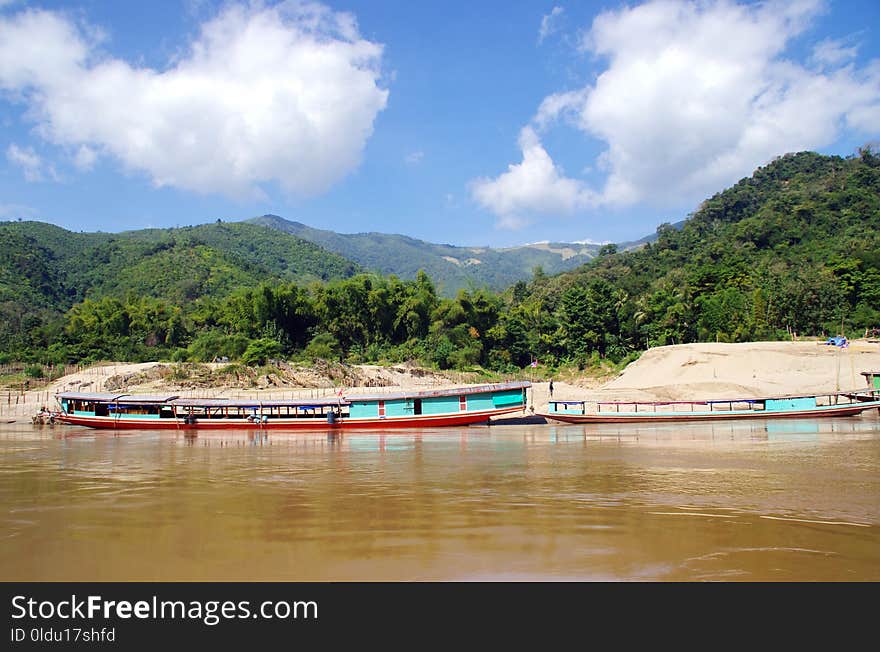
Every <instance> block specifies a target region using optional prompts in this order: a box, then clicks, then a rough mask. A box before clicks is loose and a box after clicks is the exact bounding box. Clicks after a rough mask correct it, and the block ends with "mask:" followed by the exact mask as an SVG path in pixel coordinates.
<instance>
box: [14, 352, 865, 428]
mask: <svg viewBox="0 0 880 652" xmlns="http://www.w3.org/2000/svg"><path fill="white" fill-rule="evenodd" d="M167 369H168V366H167V365H165V366H164V369H163V365H160V364H159V363H154V362H148V363H141V364H115V365H101V366H95V367H91V368H88V369H85V370H84V371H82V372H79V373H77V374H71V375H69V376H64V377H62V378H60V379H58V380H56V381H55V382H53V383H51V384H50V385H49V386H47V387H44V388H42V389H39V390H33V391H30V392H26V393H25V394H24V395H20V396H18V397H14V399H15V403H13V402H12V401H11V400H10V398H9V395H7V396H6V397H4V399H5V400H3V403H2V405H0V418H2V419H3V420H5V421H8V420H12V419H16V420H19V421H22V420H27V421H29V420H30V417H31V416H32V415H33V414H35V413H36V412H37V411H38V410H39V409H40V407H41V405H43V404H46V403H48V404H49V405H50V406H51V405H52V404H53V402H54V401H53V399H52V397H53V396H54V394H55V393H56V392H58V391H64V390H68V391H75V390H79V391H84V392H100V391H110V390H111V388H112V390H113V391H116V390H117V389H118V388H119V387H120V383H122V385H123V386H124V389H125V391H128V392H131V393H138V394H156V393H165V392H167V393H174V394H181V395H190V396H217V395H220V396H229V397H241V398H243V397H254V396H260V397H263V398H267V399H268V398H291V397H315V396H328V395H331V394H335V392H337V391H338V388H339V387H344V388H345V391H346V393H350V394H355V393H358V392H360V391H363V390H366V391H370V392H371V393H373V392H376V391H377V388H378V389H379V391H381V389H383V388H384V389H387V390H388V391H393V390H398V389H400V388H410V389H412V388H421V389H426V388H428V387H443V386H447V387H448V386H452V385H456V384H464V383H467V382H470V379H469V378H468V376H467V375H465V374H441V373H434V372H430V371H425V370H420V369H416V368H410V367H404V366H399V367H392V368H385V367H377V366H372V365H354V366H351V367H346V368H345V369H344V370H343V371H341V372H340V371H339V370H325V371H324V373H323V375H322V374H321V373H316V372H315V370H314V369H309V370H303V369H302V368H298V370H295V371H292V372H291V374H290V375H288V376H286V377H285V378H283V379H279V378H274V379H273V378H269V377H266V379H265V380H262V379H261V382H262V385H260V386H259V387H258V388H257V387H250V388H242V387H241V386H240V385H233V384H226V385H218V386H210V387H205V386H201V387H195V386H192V383H189V384H187V383H183V384H180V383H177V382H175V381H174V380H173V378H172V377H171V375H170V374H168V373H158V372H167ZM863 371H880V343H877V342H869V341H865V340H856V341H854V342H851V343H850V346H849V347H848V348H846V349H840V348H837V347H833V346H825V345H823V344H820V343H817V342H753V343H745V344H720V343H706V344H681V345H676V346H664V347H656V348H654V349H651V350H649V351H646V352H645V353H644V354H643V355H642V356H641V358H640V359H639V360H637V361H636V362H634V363H632V364H631V365H629V366H628V367H627V368H626V369H624V370H623V372H622V373H621V374H620V375H619V376H618V377H617V378H614V379H613V380H611V381H609V382H607V383H605V384H603V385H600V386H598V387H597V386H596V381H595V379H592V378H589V377H584V378H581V379H575V380H573V381H572V382H570V383H569V382H562V381H558V380H557V381H555V382H554V392H553V397H554V398H558V399H590V400H596V399H599V400H609V401H611V400H645V401H652V400H661V401H662V400H689V399H701V398H728V397H744V398H745V397H759V396H774V395H786V394H800V393H804V394H808V393H821V392H834V391H841V390H848V389H854V388H860V387H863V386H865V378H864V377H863V376H862V375H861V372H863ZM297 374H299V375H297ZM340 374H342V375H341V376H340ZM334 375H335V376H336V377H333V376H334ZM285 383H286V384H285ZM355 383H356V384H355ZM548 399H549V392H548V383H546V382H540V383H535V384H534V386H533V388H532V393H531V396H530V405H532V406H533V407H534V408H535V410H536V411H542V410H543V409H544V407H545V406H546V404H547V401H548Z"/></svg>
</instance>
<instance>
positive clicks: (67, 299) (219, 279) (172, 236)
mask: <svg viewBox="0 0 880 652" xmlns="http://www.w3.org/2000/svg"><path fill="white" fill-rule="evenodd" d="M358 270H359V267H358V266H357V265H356V264H355V263H352V262H350V261H348V260H345V259H344V258H342V257H341V256H338V255H336V254H332V253H330V252H328V251H326V250H323V249H321V248H320V247H318V246H317V245H314V244H313V243H310V242H306V241H305V240H302V239H300V238H296V237H295V236H291V235H286V234H280V233H277V232H276V231H273V230H269V229H266V228H263V227H260V226H257V225H253V224H244V223H232V224H228V223H221V222H218V223H214V224H205V225H201V226H195V227H184V228H178V229H146V230H141V231H129V232H124V233H113V234H108V233H75V232H71V231H67V230H65V229H62V228H60V227H57V226H54V225H51V224H45V223H42V222H3V223H0V319H2V322H3V323H2V324H0V346H2V343H6V346H5V347H4V348H9V346H11V345H12V343H13V342H20V341H21V337H18V336H20V335H22V330H27V329H28V328H32V327H33V325H34V324H38V323H46V322H47V321H52V317H53V316H55V317H56V318H60V316H61V315H62V314H63V313H64V312H65V311H67V310H68V309H69V308H70V307H71V306H73V305H74V304H76V303H78V302H80V301H83V300H84V299H86V298H91V299H101V298H103V297H117V298H121V297H126V296H128V295H132V296H134V297H138V298H141V297H152V298H156V299H161V300H163V301H167V302H169V303H170V304H176V305H182V304H184V303H186V302H188V301H192V300H194V299H198V298H199V297H203V296H225V295H227V294H229V293H230V292H232V291H233V290H234V289H236V288H240V287H254V286H257V285H259V284H260V283H262V282H271V281H275V282H284V281H287V282H290V281H296V282H309V281H326V280H329V279H333V278H344V277H348V276H351V275H352V274H354V273H356V272H357V271H358Z"/></svg>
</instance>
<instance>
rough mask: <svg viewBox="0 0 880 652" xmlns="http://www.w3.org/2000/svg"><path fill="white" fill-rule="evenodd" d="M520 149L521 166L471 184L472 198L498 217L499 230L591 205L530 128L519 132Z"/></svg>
mask: <svg viewBox="0 0 880 652" xmlns="http://www.w3.org/2000/svg"><path fill="white" fill-rule="evenodd" d="M519 146H520V149H521V150H522V156H523V159H522V162H521V163H519V164H517V165H510V166H508V169H507V172H505V173H503V174H501V175H499V176H498V177H496V178H495V179H486V178H481V179H476V180H475V181H474V182H472V184H471V194H472V196H473V197H474V199H476V201H477V202H478V203H479V204H480V205H481V206H483V207H484V208H486V209H488V210H490V211H492V212H493V213H495V214H496V215H498V217H499V218H500V219H499V226H502V227H506V228H519V227H521V226H523V225H524V224H526V223H528V221H529V220H530V219H531V218H532V217H533V216H535V215H558V214H571V213H573V212H574V211H576V210H578V209H582V208H585V207H587V206H590V205H592V204H593V203H594V201H595V196H594V194H593V193H592V192H591V191H589V190H587V189H586V188H585V187H584V185H583V183H582V182H580V181H577V180H575V179H568V178H566V177H565V176H564V174H562V172H561V171H560V170H559V168H558V167H557V166H556V165H555V164H554V163H553V161H552V160H551V158H550V156H549V155H548V154H547V151H546V150H545V149H544V148H543V146H542V145H541V142H540V140H539V139H538V136H537V134H536V133H535V131H534V130H533V129H532V128H531V127H525V128H523V130H522V131H521V132H520V137H519Z"/></svg>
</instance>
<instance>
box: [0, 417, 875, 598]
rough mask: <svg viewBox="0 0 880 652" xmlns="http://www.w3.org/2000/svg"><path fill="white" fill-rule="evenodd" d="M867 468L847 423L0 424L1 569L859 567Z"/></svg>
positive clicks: (286, 572)
mask: <svg viewBox="0 0 880 652" xmlns="http://www.w3.org/2000/svg"><path fill="white" fill-rule="evenodd" d="M878 471H880V428H878V420H877V419H876V418H867V417H863V418H854V419H824V420H816V421H809V422H806V421H799V420H798V421H790V422H786V421H767V422H760V421H750V422H711V423H705V422H703V423H693V424H684V425H680V424H679V425H677V424H658V425H646V424H631V425H612V424H607V425H606V424H593V425H542V426H535V425H510V426H501V425H494V426H490V427H478V428H462V429H445V430H439V429H438V430H432V429H411V430H402V431H395V432H388V433H383V432H368V433H367V432H354V433H349V432H340V431H337V430H329V431H327V432H315V433H309V434H303V433H297V434H285V433H279V432H277V431H263V432H260V431H251V430H247V431H226V432H197V433H195V436H191V433H186V434H183V433H168V432H158V431H156V432H151V431H142V432H125V433H113V432H100V431H93V430H85V429H78V428H54V429H49V428H46V429H42V430H40V429H32V428H31V426H29V425H28V426H6V427H4V429H2V430H0V495H2V496H3V501H2V511H0V532H2V533H3V534H2V537H3V541H4V545H3V546H2V547H0V569H2V575H0V577H2V578H3V579H6V580H16V579H27V580H113V579H115V580H150V579H167V580H199V579H204V580H224V579H229V580H245V579H250V580H273V579H277V580H286V579H293V580H412V579H443V580H448V579H452V580H478V579H588V580H589V579H600V580H608V579H611V580H641V579H649V580H703V579H720V580H741V579H742V580H774V579H785V580H792V579H795V580H818V581H821V580H878V579H880V545H878V544H880V482H878V478H880V473H878ZM254 550H259V554H258V555H254V554H253V551H254Z"/></svg>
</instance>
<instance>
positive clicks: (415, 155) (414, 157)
mask: <svg viewBox="0 0 880 652" xmlns="http://www.w3.org/2000/svg"><path fill="white" fill-rule="evenodd" d="M423 158H425V153H424V152H421V151H419V152H410V153H409V154H407V155H406V157H405V158H404V160H405V161H406V163H407V165H416V164H418V163H421V162H422V159H423Z"/></svg>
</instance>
